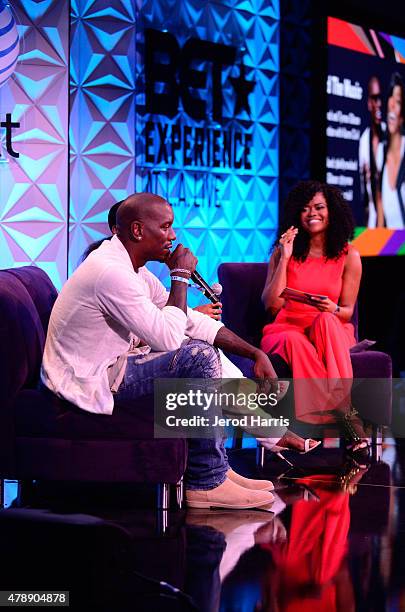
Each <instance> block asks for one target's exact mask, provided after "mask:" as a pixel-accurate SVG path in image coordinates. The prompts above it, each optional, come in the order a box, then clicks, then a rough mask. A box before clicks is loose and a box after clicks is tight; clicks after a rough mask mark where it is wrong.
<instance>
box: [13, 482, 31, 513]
mask: <svg viewBox="0 0 405 612" xmlns="http://www.w3.org/2000/svg"><path fill="white" fill-rule="evenodd" d="M33 492H34V481H33V480H18V486H17V506H18V507H21V506H25V505H26V504H30V503H31V501H32V496H33Z"/></svg>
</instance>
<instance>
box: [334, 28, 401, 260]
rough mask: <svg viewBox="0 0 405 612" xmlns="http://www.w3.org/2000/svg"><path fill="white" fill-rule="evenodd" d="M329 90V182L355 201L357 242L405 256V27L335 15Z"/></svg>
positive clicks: (372, 250) (369, 251)
mask: <svg viewBox="0 0 405 612" xmlns="http://www.w3.org/2000/svg"><path fill="white" fill-rule="evenodd" d="M326 90H327V117H326V119H327V121H326V136H327V159H326V180H327V182H328V183H329V184H331V185H335V186H337V187H339V188H340V189H341V190H342V192H343V194H344V196H345V198H346V200H347V201H348V202H349V203H350V204H351V206H352V209H353V213H354V216H355V220H356V225H357V228H356V238H355V243H356V246H357V247H358V248H359V250H360V253H361V254H363V255H378V254H381V255H394V254H399V255H402V254H405V32H404V37H403V38H401V37H399V36H394V35H391V34H386V33H384V32H379V31H376V30H372V29H369V28H365V27H362V26H360V25H355V24H352V23H348V22H346V21H342V20H340V19H336V18H334V17H329V18H328V71H327V82H326ZM370 230H378V231H370Z"/></svg>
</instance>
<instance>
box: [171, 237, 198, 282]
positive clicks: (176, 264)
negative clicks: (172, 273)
mask: <svg viewBox="0 0 405 612" xmlns="http://www.w3.org/2000/svg"><path fill="white" fill-rule="evenodd" d="M197 263H198V259H197V257H195V255H193V253H192V252H191V251H190V249H188V248H186V247H185V246H183V245H182V244H178V245H177V246H176V248H175V249H174V251H173V252H172V253H170V255H169V257H168V258H167V259H166V265H167V266H168V268H169V270H174V269H175V268H180V269H182V270H188V271H189V272H190V274H192V273H193V272H194V271H195V269H196V267H197ZM179 275H180V276H182V274H179Z"/></svg>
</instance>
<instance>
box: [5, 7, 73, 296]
mask: <svg viewBox="0 0 405 612" xmlns="http://www.w3.org/2000/svg"><path fill="white" fill-rule="evenodd" d="M7 4H8V3H7ZM4 5H5V2H4V1H3V0H0V16H1V11H2V9H4ZM11 9H12V11H13V15H14V19H15V21H16V22H17V28H18V33H19V36H20V43H19V44H20V47H19V59H18V62H17V65H16V68H15V71H14V74H12V76H10V78H8V80H7V81H6V82H5V83H4V84H3V85H2V86H0V120H1V121H2V122H3V123H4V121H5V117H6V115H7V113H9V114H10V115H11V121H12V122H14V123H19V124H20V125H19V126H15V127H13V129H12V150H13V151H14V152H15V153H17V154H18V155H19V156H18V157H14V156H13V155H12V154H10V153H9V152H7V129H6V128H5V126H3V127H2V128H0V154H1V156H0V195H1V197H0V265H1V267H3V268H5V267H14V266H23V265H29V264H34V265H37V266H39V267H40V268H43V269H44V270H45V271H46V272H47V273H48V274H49V275H50V277H51V278H52V280H53V282H54V283H55V285H56V286H57V287H58V288H60V286H61V285H62V283H63V282H64V280H65V279H66V276H67V191H68V96H67V91H68V77H69V74H68V72H69V71H68V59H69V36H68V32H69V7H68V3H66V2H64V1H62V0H48V1H47V2H42V3H34V2H27V1H26V2H24V1H23V0H14V1H13V2H12V3H11ZM4 10H7V7H6V9H4ZM3 14H4V13H3ZM6 29H7V27H6ZM6 36H7V34H6ZM0 42H1V37H0Z"/></svg>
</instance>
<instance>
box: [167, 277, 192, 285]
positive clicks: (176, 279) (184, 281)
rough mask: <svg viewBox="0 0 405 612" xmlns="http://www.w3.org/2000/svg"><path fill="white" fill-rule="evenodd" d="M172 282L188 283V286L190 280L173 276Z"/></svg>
mask: <svg viewBox="0 0 405 612" xmlns="http://www.w3.org/2000/svg"><path fill="white" fill-rule="evenodd" d="M170 276H171V275H170ZM172 280H174V281H180V282H181V283H186V284H187V285H188V278H184V277H183V276H172Z"/></svg>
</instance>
